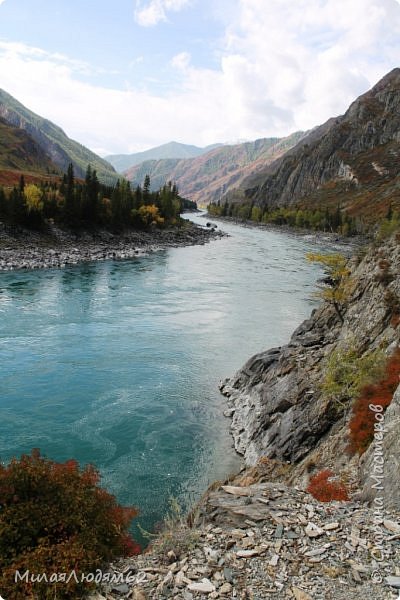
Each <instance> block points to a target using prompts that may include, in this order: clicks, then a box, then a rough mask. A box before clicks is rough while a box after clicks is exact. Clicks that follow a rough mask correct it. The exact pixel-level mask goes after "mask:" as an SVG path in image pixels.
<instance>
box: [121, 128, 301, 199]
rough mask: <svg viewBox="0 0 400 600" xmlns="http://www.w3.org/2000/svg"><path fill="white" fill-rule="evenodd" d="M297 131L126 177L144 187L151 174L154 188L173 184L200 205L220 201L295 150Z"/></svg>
mask: <svg viewBox="0 0 400 600" xmlns="http://www.w3.org/2000/svg"><path fill="white" fill-rule="evenodd" d="M304 135H305V134H304V133H303V132H296V133H294V134H292V135H291V136H288V137H287V138H281V139H280V138H263V139H259V140H256V141H254V142H246V143H244V144H236V145H232V146H220V147H218V148H215V149H213V150H210V151H209V152H207V153H206V154H202V155H201V156H198V157H195V158H190V159H183V160H179V159H169V160H158V161H146V162H145V163H142V164H140V165H136V166H135V167H132V168H131V169H128V170H127V171H126V173H125V175H126V177H127V178H128V179H129V180H130V181H131V182H132V183H133V184H134V185H137V184H141V183H142V182H143V179H144V176H145V175H146V174H149V175H150V178H151V181H152V187H154V188H159V187H160V186H162V185H163V184H164V183H165V182H166V181H168V180H171V181H174V182H175V183H176V184H177V185H178V188H179V191H180V194H181V195H182V196H184V197H186V198H190V200H193V201H195V202H198V203H203V204H207V203H209V202H212V201H216V200H218V199H219V198H220V197H221V196H222V195H223V194H224V193H226V192H227V191H228V190H230V189H232V188H233V187H235V186H237V185H238V184H239V183H240V182H241V181H242V180H243V179H244V178H245V177H246V176H248V175H249V173H255V172H257V171H258V170H260V169H262V168H264V167H265V165H266V164H269V163H271V162H273V161H274V160H275V159H276V158H277V157H278V156H281V155H282V154H284V153H285V152H286V151H287V150H289V149H290V148H291V147H293V146H294V145H295V144H296V143H297V142H298V141H299V140H300V139H302V137H304Z"/></svg>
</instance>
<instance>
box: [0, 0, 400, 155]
mask: <svg viewBox="0 0 400 600" xmlns="http://www.w3.org/2000/svg"><path fill="white" fill-rule="evenodd" d="M399 57H400V4H399V2H398V0H351V2H348V0H296V2H294V1H293V0H213V1H212V0H115V1H114V2H113V3H111V2H103V1H97V2H94V1H92V0H88V1H85V0H81V1H80V2H78V1H77V0H69V1H68V2H66V1H61V0H51V1H49V0H35V2H32V0H0V87H2V88H3V89H5V90H6V91H8V92H9V93H11V94H12V95H14V96H15V97H16V98H17V99H18V100H20V101H21V102H22V103H23V104H25V105H26V106H28V108H31V109H32V110H34V111H35V112H37V113H39V114H41V115H42V116H45V117H47V118H49V119H51V120H52V121H54V122H56V123H57V124H59V125H60V126H61V127H63V128H64V130H65V131H66V133H67V134H68V135H70V136H71V137H73V138H75V139H77V140H78V141H80V142H81V143H83V144H85V145H87V146H89V147H90V148H92V149H93V150H95V151H96V152H99V153H101V154H103V155H104V154H108V153H125V152H135V151H139V150H144V149H146V148H149V147H151V146H155V145H158V144H162V143H165V142H168V141H170V140H172V139H174V140H177V141H181V142H185V143H193V144H197V145H200V146H203V145H207V144H211V143H215V142H234V141H239V140H250V139H256V138H259V137H268V136H277V135H278V136H283V135H287V134H289V133H291V132H293V131H295V130H298V129H307V128H310V127H312V126H314V125H317V124H319V123H322V122H323V121H325V120H326V119H328V118H329V117H331V116H334V115H337V114H341V113H342V112H344V110H345V109H346V108H347V106H348V105H349V103H350V102H351V101H352V100H353V99H354V98H355V97H356V96H357V95H359V94H360V93H363V92H365V91H366V90H367V89H369V87H371V85H373V84H374V83H375V82H376V81H377V80H378V79H379V78H380V77H382V76H383V75H384V74H385V73H386V72H387V71H389V70H390V69H392V68H393V67H395V66H400V61H399Z"/></svg>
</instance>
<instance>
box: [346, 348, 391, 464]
mask: <svg viewBox="0 0 400 600" xmlns="http://www.w3.org/2000/svg"><path fill="white" fill-rule="evenodd" d="M399 373H400V349H399V348H397V349H396V351H395V352H394V353H393V354H392V356H391V357H390V358H389V359H388V360H387V363H386V366H385V372H384V375H383V377H382V378H381V379H380V380H379V381H378V383H375V384H369V385H366V386H364V387H363V388H362V390H361V393H360V396H359V397H358V398H357V400H356V401H355V402H354V405H353V414H352V417H351V420H350V423H349V428H350V444H349V450H350V452H351V453H353V454H356V453H358V454H363V453H364V452H365V450H367V448H368V446H369V445H370V443H371V442H372V440H373V439H374V424H375V423H376V412H374V411H372V410H371V409H370V405H374V406H379V407H381V408H382V411H381V412H382V414H383V413H384V412H385V411H386V409H387V407H388V406H389V404H390V403H391V401H392V398H393V394H394V392H395V390H396V388H397V386H398V385H399V383H400V380H399Z"/></svg>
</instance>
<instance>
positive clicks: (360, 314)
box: [221, 238, 400, 506]
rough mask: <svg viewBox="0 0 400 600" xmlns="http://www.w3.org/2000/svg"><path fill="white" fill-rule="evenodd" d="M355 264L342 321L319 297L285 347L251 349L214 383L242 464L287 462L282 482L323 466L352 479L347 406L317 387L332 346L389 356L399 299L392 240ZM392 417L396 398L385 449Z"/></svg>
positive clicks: (392, 492)
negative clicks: (244, 359)
mask: <svg viewBox="0 0 400 600" xmlns="http://www.w3.org/2000/svg"><path fill="white" fill-rule="evenodd" d="M358 261H359V259H357V258H354V259H353V260H352V273H351V277H350V279H349V281H348V288H347V289H348V298H347V301H346V303H345V305H344V306H343V309H342V310H343V322H342V321H341V319H340V318H339V316H338V314H337V312H336V311H335V309H334V307H333V305H331V304H329V303H328V302H325V303H324V304H322V306H321V307H320V308H318V309H316V310H314V311H313V313H312V315H311V317H310V318H309V319H308V320H306V321H304V322H303V323H302V324H301V325H300V326H299V327H298V328H297V330H296V331H295V332H294V334H293V336H292V338H291V339H290V341H289V343H288V344H287V345H286V346H283V347H281V348H273V349H272V350H268V351H266V352H263V353H260V354H257V355H256V356H254V357H252V358H251V359H250V360H249V361H248V362H247V363H246V364H245V365H244V367H243V368H242V369H240V370H239V371H238V372H237V373H236V374H235V375H234V376H233V377H232V378H231V379H228V380H226V381H225V382H223V383H222V385H221V391H222V393H223V394H224V395H225V396H226V397H227V398H228V407H229V410H230V413H231V415H232V426H231V428H232V435H233V438H234V442H235V448H236V450H237V451H238V452H239V453H241V454H242V455H243V456H244V458H245V461H246V463H247V464H248V465H254V464H255V463H256V462H257V460H258V459H259V458H260V456H266V457H269V458H274V459H278V460H279V461H281V462H288V463H290V465H291V475H290V478H289V479H290V480H291V481H292V482H296V483H297V484H299V485H302V486H305V485H306V484H307V482H308V479H309V472H310V471H314V470H319V469H321V468H326V467H330V468H332V470H333V471H334V472H336V473H347V475H348V477H349V478H350V480H352V481H354V482H356V481H358V473H357V468H358V459H357V457H353V458H352V459H350V457H349V455H348V452H347V451H346V449H347V446H348V422H349V419H350V415H351V403H348V404H347V405H345V406H344V407H343V406H338V405H337V403H336V402H335V401H334V400H332V399H330V398H329V397H328V396H327V394H325V393H324V392H323V390H322V388H321V382H322V379H323V377H324V370H325V367H326V364H327V360H328V357H329V356H330V355H331V353H332V352H333V351H334V350H343V351H346V349H347V348H348V347H349V344H350V345H351V346H352V347H353V348H354V350H355V351H356V352H357V354H359V355H361V356H362V355H365V354H366V353H368V352H371V350H374V349H378V348H382V349H383V350H386V351H387V352H388V353H390V352H391V350H393V348H394V347H395V346H397V345H398V344H399V340H400V332H399V330H398V327H397V322H395V320H393V318H392V310H393V303H396V302H398V299H399V298H400V278H399V270H400V244H399V242H398V241H397V240H396V239H395V238H393V239H392V240H391V241H390V242H387V243H386V244H383V245H382V246H381V247H380V248H376V247H371V248H370V249H369V251H368V252H367V254H366V255H365V256H364V258H363V259H362V260H361V262H359V264H358ZM396 398H397V396H396ZM398 414H399V408H398V402H397V400H396V401H395V403H394V404H393V406H392V407H391V408H390V411H388V414H387V421H388V428H389V426H390V433H388V437H387V442H386V444H387V448H386V450H387V453H389V451H390V449H391V448H392V449H393V448H398V446H397V445H393V444H392V441H393V440H392V438H394V437H395V435H396V434H395V433H394V432H395V430H396V424H397V423H398ZM396 419H397V420H396ZM389 423H391V425H389ZM395 453H396V456H397V458H400V452H399V451H398V450H396V451H395ZM387 460H388V468H390V469H391V470H393V472H394V469H395V468H396V466H395V465H396V464H397V463H396V460H395V458H394V457H393V456H392V458H390V457H389V454H387ZM389 465H392V466H389ZM396 482H397V478H396V477H393V478H392V479H391V478H390V475H389V477H388V478H387V488H388V489H387V493H388V497H389V496H390V498H391V505H393V506H398V504H397V503H398V500H399V498H400V491H399V488H398V485H397V483H396Z"/></svg>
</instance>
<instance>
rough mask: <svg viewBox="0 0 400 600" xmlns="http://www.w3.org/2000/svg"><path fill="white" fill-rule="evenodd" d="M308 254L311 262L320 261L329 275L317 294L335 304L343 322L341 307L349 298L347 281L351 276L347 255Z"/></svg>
mask: <svg viewBox="0 0 400 600" xmlns="http://www.w3.org/2000/svg"><path fill="white" fill-rule="evenodd" d="M306 256H307V260H309V261H310V262H317V263H320V264H321V265H322V266H323V267H324V270H325V273H326V275H327V278H326V281H325V283H324V285H323V286H321V288H320V289H319V290H318V291H317V292H316V294H315V295H316V296H317V297H318V298H322V299H323V300H326V301H327V302H330V303H331V304H333V306H334V307H335V310H336V312H337V314H338V316H339V318H340V320H341V321H342V322H343V315H342V311H341V307H342V305H343V304H344V303H345V302H346V300H347V299H348V295H349V292H348V286H347V285H346V283H347V281H348V279H349V277H350V270H349V268H348V267H347V259H346V257H345V256H343V254H315V253H313V252H310V253H308V254H307V255H306Z"/></svg>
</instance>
